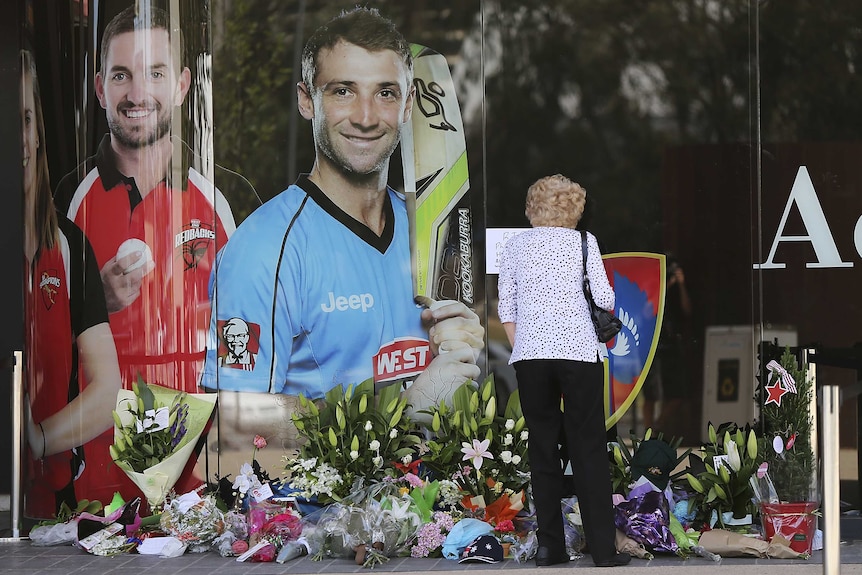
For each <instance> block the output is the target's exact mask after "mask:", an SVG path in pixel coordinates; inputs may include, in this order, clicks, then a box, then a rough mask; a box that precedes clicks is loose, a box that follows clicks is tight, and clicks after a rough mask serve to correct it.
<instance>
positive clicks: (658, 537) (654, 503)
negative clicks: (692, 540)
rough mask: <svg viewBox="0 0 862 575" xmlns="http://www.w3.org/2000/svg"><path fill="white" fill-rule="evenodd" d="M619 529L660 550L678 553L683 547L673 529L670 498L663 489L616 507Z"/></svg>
mask: <svg viewBox="0 0 862 575" xmlns="http://www.w3.org/2000/svg"><path fill="white" fill-rule="evenodd" d="M614 510H615V514H614V522H615V524H616V526H617V529H619V530H620V531H622V532H623V533H625V534H626V535H628V536H629V537H631V538H632V539H634V540H635V541H637V542H638V543H642V544H643V545H644V546H645V547H646V548H647V549H649V550H651V551H657V552H666V553H676V552H677V551H678V549H679V547H678V546H677V543H676V539H675V538H674V536H673V534H672V533H671V531H670V510H669V509H668V502H667V498H666V497H665V496H664V493H662V492H660V491H650V492H647V493H644V494H643V495H640V496H637V497H632V498H631V499H629V500H628V501H623V502H621V503H619V504H617V505H616V506H615V507H614Z"/></svg>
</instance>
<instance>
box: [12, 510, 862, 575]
mask: <svg viewBox="0 0 862 575" xmlns="http://www.w3.org/2000/svg"><path fill="white" fill-rule="evenodd" d="M840 528H841V546H840V554H841V561H840V572H841V573H859V574H862V516H860V515H859V514H858V513H857V512H853V513H852V514H848V515H845V516H842V518H841V521H840ZM0 535H2V536H3V537H0V575H3V574H6V573H9V574H12V573H14V574H15V575H61V574H62V575H65V574H70V573H77V574H81V575H83V574H86V575H102V574H105V575H108V574H111V575H120V574H122V575H175V574H178V575H233V574H245V573H248V574H250V575H274V574H281V573H292V574H316V573H361V572H367V570H366V569H364V568H362V567H360V566H358V565H356V564H355V563H354V562H353V561H352V560H349V559H325V560H323V561H312V560H311V559H310V558H309V557H301V558H299V559H295V560H293V561H290V562H287V563H284V564H278V563H238V562H237V561H236V560H235V559H233V558H224V557H220V556H219V555H218V554H217V553H213V552H209V553H200V554H190V553H186V554H185V555H183V556H181V557H176V558H172V559H162V558H159V557H153V556H146V555H138V554H135V553H127V554H123V555H118V556H115V557H98V556H94V555H89V554H87V553H86V552H84V551H82V550H80V549H77V548H75V547H72V546H66V545H64V546H60V547H35V546H33V545H31V543H30V542H29V540H26V539H18V538H12V537H10V536H9V535H10V529H9V514H8V513H0ZM569 569H576V570H577V571H578V573H583V574H585V575H586V574H590V573H594V574H604V575H607V574H608V573H609V572H608V570H607V569H600V568H597V567H595V566H594V565H593V563H592V560H591V559H590V557H589V556H588V555H587V556H585V557H583V558H581V559H577V560H574V561H571V562H569V563H568V564H566V565H555V566H553V567H536V566H535V564H534V563H533V562H528V563H517V562H516V561H514V560H510V559H507V560H505V561H503V562H502V563H495V564H482V563H457V562H455V561H451V560H447V559H413V558H409V557H403V558H402V557H397V558H393V559H391V560H390V561H388V562H387V563H384V564H382V565H379V566H377V567H375V568H374V570H375V571H377V572H384V573H390V572H404V573H413V572H433V573H435V575H447V574H453V575H455V574H458V575H464V572H465V571H469V570H473V571H491V572H496V571H505V572H518V575H522V574H523V575H550V574H552V573H555V572H561V571H566V570H569ZM716 569H719V570H722V572H724V573H728V574H729V573H730V570H732V571H733V575H755V574H761V573H763V574H767V575H769V574H774V575H813V574H815V573H824V565H823V552H822V551H815V552H814V553H813V554H812V556H811V558H810V559H807V560H800V559H757V558H736V557H725V558H722V559H721V560H720V561H712V560H709V559H705V558H702V557H691V558H688V559H682V558H679V557H676V556H674V555H658V556H657V557H656V558H655V559H652V560H650V561H646V560H641V559H632V562H631V563H630V564H629V565H626V566H624V567H617V568H616V571H614V572H621V571H622V570H625V571H624V572H630V571H632V570H639V571H641V572H643V573H646V574H647V575H675V574H679V575H683V574H685V575H708V574H711V575H715V573H716ZM724 569H728V571H723V570H724ZM539 572H541V574H540V573H539ZM830 575H832V574H830Z"/></svg>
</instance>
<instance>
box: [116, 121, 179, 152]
mask: <svg viewBox="0 0 862 575" xmlns="http://www.w3.org/2000/svg"><path fill="white" fill-rule="evenodd" d="M108 129H109V130H110V132H111V138H113V139H115V140H117V142H119V143H120V144H121V145H122V146H123V147H124V148H129V149H133V150H137V149H140V148H146V147H148V146H152V145H153V144H155V143H156V142H158V141H159V140H161V139H162V138H164V137H165V136H166V135H168V134H170V132H171V117H170V116H168V117H166V118H160V119H159V121H158V123H157V124H156V127H155V129H154V130H153V131H152V132H150V134H149V135H148V136H145V137H143V138H140V137H138V138H134V137H132V136H133V135H135V134H134V133H132V134H130V133H129V132H128V131H127V130H125V129H124V128H123V127H122V126H121V125H120V123H119V122H117V121H116V120H112V119H108Z"/></svg>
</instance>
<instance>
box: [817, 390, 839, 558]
mask: <svg viewBox="0 0 862 575" xmlns="http://www.w3.org/2000/svg"><path fill="white" fill-rule="evenodd" d="M820 392H821V394H822V397H821V405H822V406H823V411H822V416H823V451H822V456H823V460H822V461H823V465H822V469H823V573H824V575H838V573H840V570H841V551H840V549H839V545H840V543H841V523H840V512H841V511H840V488H841V484H840V474H839V472H838V456H839V447H840V446H839V441H838V431H839V425H838V412H839V410H840V408H841V389H840V388H839V387H838V386H837V385H824V386H822V387H821V388H820Z"/></svg>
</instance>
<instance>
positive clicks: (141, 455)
mask: <svg viewBox="0 0 862 575" xmlns="http://www.w3.org/2000/svg"><path fill="white" fill-rule="evenodd" d="M217 397H218V396H217V394H207V393H202V394H187V393H185V392H181V391H176V390H173V389H167V388H164V387H161V386H158V385H148V384H147V383H146V382H145V381H144V380H143V379H141V378H139V379H138V381H137V383H134V384H132V391H129V390H125V389H121V390H120V391H119V392H117V408H116V409H115V410H114V412H113V415H114V444H113V445H112V446H111V447H110V452H111V458H112V459H113V460H114V463H116V464H117V465H118V466H119V467H120V469H122V470H123V471H125V473H126V475H128V476H129V478H130V479H131V480H132V481H133V482H134V483H135V485H137V486H138V487H139V488H140V489H141V491H142V492H143V493H144V496H146V498H147V502H148V503H149V505H150V509H151V510H153V511H154V512H156V511H157V510H159V509H161V506H162V505H163V503H164V500H165V497H166V496H167V494H168V492H169V491H170V490H171V488H172V487H173V486H174V484H175V483H176V482H177V479H179V477H180V474H181V473H182V471H183V468H184V467H185V465H186V462H188V460H189V457H191V455H192V453H193V451H194V448H195V444H196V443H197V441H198V438H199V437H200V436H201V433H203V430H204V427H205V426H206V424H207V422H208V421H209V418H210V416H211V415H212V412H213V408H214V407H215V402H216V398H217Z"/></svg>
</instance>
